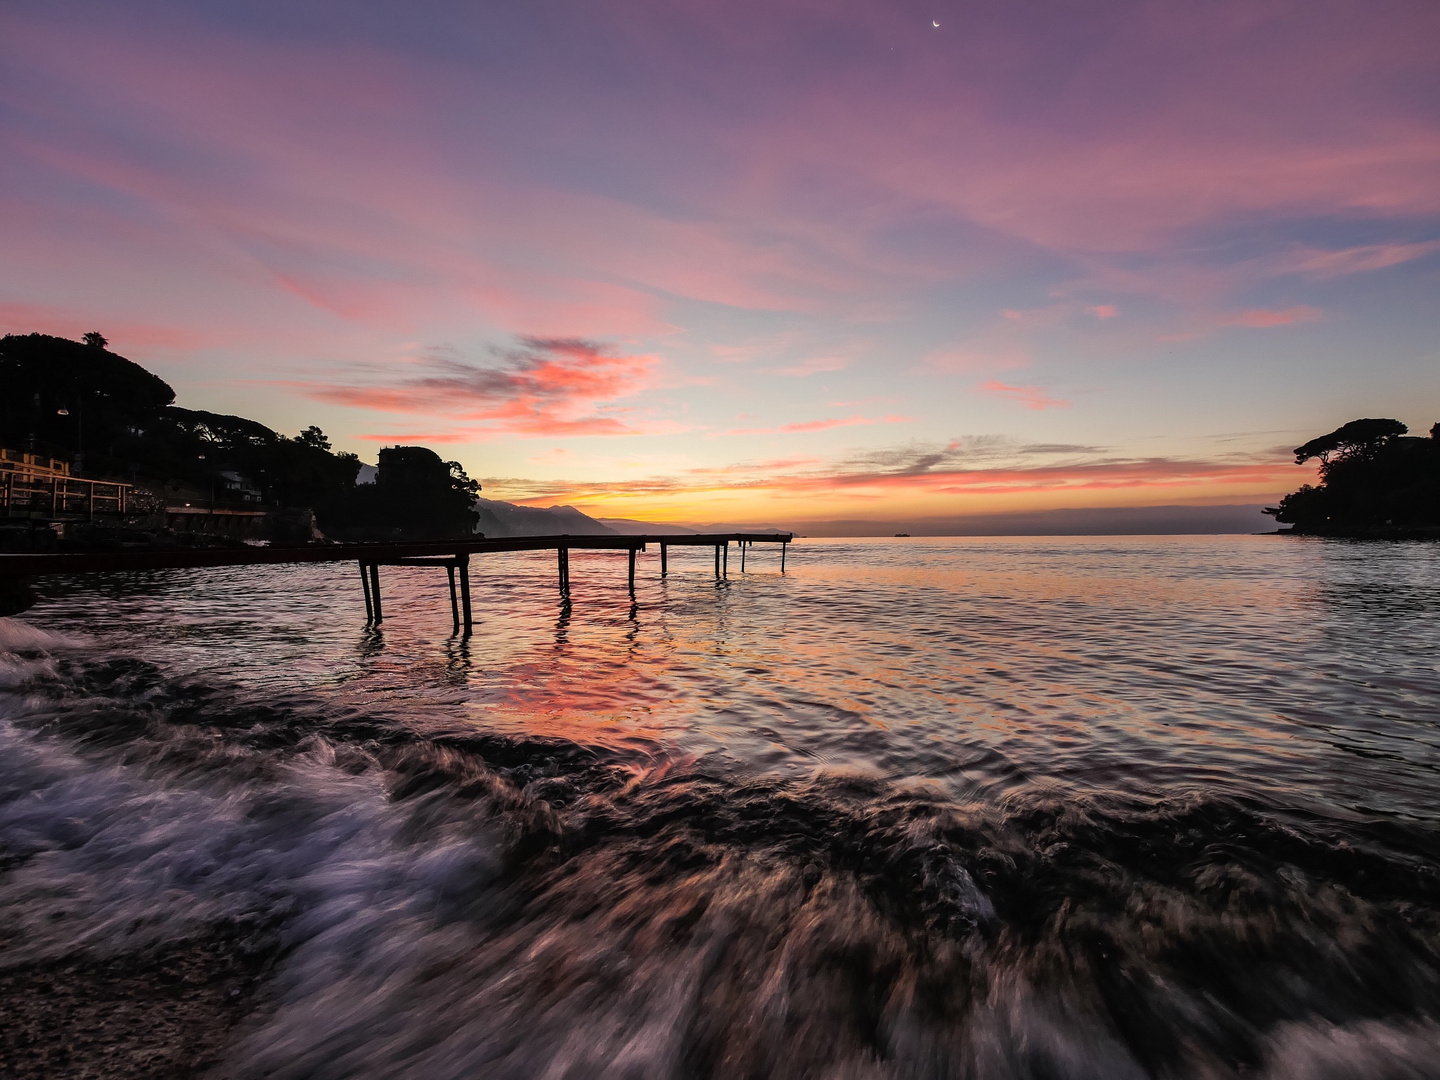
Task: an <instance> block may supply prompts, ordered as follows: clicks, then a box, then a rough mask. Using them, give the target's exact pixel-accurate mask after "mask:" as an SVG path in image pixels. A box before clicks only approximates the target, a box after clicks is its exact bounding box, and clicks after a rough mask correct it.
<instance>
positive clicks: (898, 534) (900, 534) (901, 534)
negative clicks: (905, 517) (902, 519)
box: [895, 533, 910, 536]
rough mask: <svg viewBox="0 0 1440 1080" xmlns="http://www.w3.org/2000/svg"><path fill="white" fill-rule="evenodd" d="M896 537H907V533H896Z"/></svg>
mask: <svg viewBox="0 0 1440 1080" xmlns="http://www.w3.org/2000/svg"><path fill="white" fill-rule="evenodd" d="M895 535H896V536H909V535H910V534H909V533H896V534H895Z"/></svg>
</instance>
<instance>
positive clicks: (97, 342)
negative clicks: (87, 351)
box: [80, 330, 110, 349]
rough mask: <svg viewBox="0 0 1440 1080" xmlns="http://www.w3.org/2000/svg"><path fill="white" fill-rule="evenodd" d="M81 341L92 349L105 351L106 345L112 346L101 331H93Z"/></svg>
mask: <svg viewBox="0 0 1440 1080" xmlns="http://www.w3.org/2000/svg"><path fill="white" fill-rule="evenodd" d="M80 340H81V341H83V342H85V344H86V345H89V346H90V347H91V348H92V349H103V348H105V346H106V345H109V344H110V342H108V341H106V340H105V335H104V334H102V333H100V331H99V330H91V331H90V332H89V333H88V334H86V335H85V336H84V337H83V338H81V339H80Z"/></svg>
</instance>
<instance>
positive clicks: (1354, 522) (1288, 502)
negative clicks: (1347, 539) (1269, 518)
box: [1265, 419, 1440, 536]
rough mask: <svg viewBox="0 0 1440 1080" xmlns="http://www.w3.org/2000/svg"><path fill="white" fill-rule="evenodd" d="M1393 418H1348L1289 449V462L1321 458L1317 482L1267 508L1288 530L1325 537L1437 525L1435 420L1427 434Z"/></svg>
mask: <svg viewBox="0 0 1440 1080" xmlns="http://www.w3.org/2000/svg"><path fill="white" fill-rule="evenodd" d="M1408 430H1409V429H1408V428H1407V427H1406V426H1405V425H1404V424H1402V423H1401V422H1400V421H1398V420H1389V419H1365V420H1352V421H1350V423H1348V424H1346V425H1344V426H1343V427H1340V428H1337V429H1336V430H1334V431H1332V432H1330V433H1329V434H1328V435H1321V436H1320V437H1319V438H1317V439H1311V440H1310V441H1309V442H1307V443H1305V444H1304V445H1303V446H1297V447H1296V448H1295V463H1296V464H1297V465H1303V464H1304V463H1305V462H1307V461H1312V460H1318V461H1319V462H1320V483H1319V484H1316V485H1311V484H1306V485H1304V486H1303V487H1301V488H1300V490H1299V491H1296V492H1292V493H1291V494H1289V495H1286V496H1285V498H1283V499H1281V500H1280V505H1279V506H1272V507H1267V508H1266V510H1265V513H1267V514H1272V515H1274V517H1275V520H1276V521H1279V522H1281V523H1284V524H1288V525H1291V526H1292V530H1291V531H1293V532H1297V533H1309V534H1315V535H1331V536H1347V535H1348V536H1363V535H1384V534H1404V533H1414V532H1423V531H1431V530H1436V529H1440V424H1436V425H1435V426H1434V427H1432V428H1431V429H1430V437H1429V438H1415V437H1411V436H1409V435H1407V432H1408Z"/></svg>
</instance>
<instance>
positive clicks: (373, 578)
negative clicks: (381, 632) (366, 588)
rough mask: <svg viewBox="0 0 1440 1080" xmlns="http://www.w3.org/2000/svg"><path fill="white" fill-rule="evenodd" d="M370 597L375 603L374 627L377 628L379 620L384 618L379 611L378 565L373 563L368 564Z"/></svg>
mask: <svg viewBox="0 0 1440 1080" xmlns="http://www.w3.org/2000/svg"><path fill="white" fill-rule="evenodd" d="M370 595H371V599H372V600H373V601H374V603H375V625H376V626H379V625H380V622H381V620H382V619H384V618H385V616H384V614H383V613H382V611H381V609H380V564H379V563H374V562H372V563H371V564H370Z"/></svg>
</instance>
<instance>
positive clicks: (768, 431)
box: [725, 416, 914, 435]
mask: <svg viewBox="0 0 1440 1080" xmlns="http://www.w3.org/2000/svg"><path fill="white" fill-rule="evenodd" d="M913 419H914V418H913V417H909V416H882V417H878V418H876V417H869V416H846V417H840V418H830V419H825V420H804V421H801V422H799V423H794V424H781V425H780V426H779V427H770V428H733V429H731V430H730V431H727V432H725V434H726V435H776V434H780V435H794V434H802V433H806V432H811V431H829V430H830V429H831V428H839V427H856V426H861V425H869V424H905V423H909V422H911V421H912V420H913Z"/></svg>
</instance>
